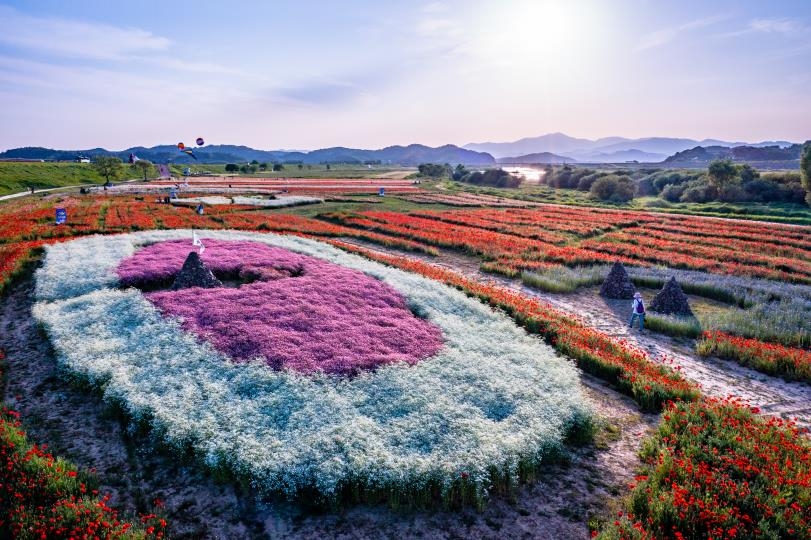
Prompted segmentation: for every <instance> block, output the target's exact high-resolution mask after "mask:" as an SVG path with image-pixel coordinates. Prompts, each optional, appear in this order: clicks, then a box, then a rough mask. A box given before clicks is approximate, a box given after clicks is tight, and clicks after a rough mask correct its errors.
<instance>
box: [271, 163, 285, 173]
mask: <svg viewBox="0 0 811 540" xmlns="http://www.w3.org/2000/svg"><path fill="white" fill-rule="evenodd" d="M273 170H274V171H276V172H279V171H283V170H284V165H282V164H281V163H274V164H273Z"/></svg>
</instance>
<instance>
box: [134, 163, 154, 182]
mask: <svg viewBox="0 0 811 540" xmlns="http://www.w3.org/2000/svg"><path fill="white" fill-rule="evenodd" d="M132 168H133V169H135V170H139V169H140V171H141V172H142V173H143V175H144V182H146V175H147V173H149V172H150V171H151V170H152V162H151V161H149V160H148V159H139V160H138V161H136V162H135V163H133V164H132Z"/></svg>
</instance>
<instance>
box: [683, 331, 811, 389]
mask: <svg viewBox="0 0 811 540" xmlns="http://www.w3.org/2000/svg"><path fill="white" fill-rule="evenodd" d="M703 338H704V339H702V340H701V341H699V342H698V343H697V344H696V351H697V352H698V354H700V355H702V356H718V357H719V358H726V359H728V360H734V361H735V362H738V363H740V364H743V365H745V366H748V367H751V368H753V369H756V370H758V371H762V372H763V373H768V374H769V375H779V376H781V377H785V378H786V379H792V380H799V381H805V382H811V351H807V350H804V349H795V348H792V347H784V346H783V345H778V344H776V343H766V342H764V341H760V340H757V339H747V338H742V337H737V336H731V335H729V334H725V333H724V332H704V334H703Z"/></svg>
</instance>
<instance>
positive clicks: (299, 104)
mask: <svg viewBox="0 0 811 540" xmlns="http://www.w3.org/2000/svg"><path fill="white" fill-rule="evenodd" d="M0 126H2V127H0V150H3V149H8V148H16V147H20V146H45V147H51V148H60V149H87V148H95V147H103V148H107V149H110V150H121V149H125V148H128V147H131V146H153V145H157V144H175V143H177V142H180V141H185V142H186V143H187V144H188V143H189V142H191V141H193V140H194V139H196V138H197V137H203V138H205V140H206V143H208V144H242V145H246V146H251V147H254V148H259V149H300V150H308V149H316V148H324V147H331V146H348V147H356V148H382V147H385V146H388V145H393V144H410V143H421V144H427V145H429V146H439V145H442V144H458V145H463V144H466V143H471V142H485V141H492V142H502V141H512V140H516V139H520V138H522V137H531V136H537V135H542V134H545V133H551V132H564V133H566V134H568V135H571V136H576V137H585V138H590V139H596V138H599V137H607V136H624V137H631V138H636V137H651V136H668V137H688V138H693V139H699V140H700V139H704V138H717V139H724V140H732V141H747V142H758V141H762V140H790V141H804V140H806V139H811V1H806V0H795V1H786V0H770V1H768V2H766V1H762V0H734V1H733V0H729V1H725V0H702V1H700V0H611V1H606V0H563V1H560V0H501V1H496V0H493V1H475V0H459V1H455V0H439V1H431V0H428V1H410V0H402V1H398V2H381V1H374V0H351V1H337V0H336V1H310V0H297V1H295V2H292V1H291V2H287V1H278V0H276V1H255V2H249V1H242V0H230V1H229V2H219V1H218V2H214V1H206V0H198V1H196V2H182V3H180V2H165V1H161V2H152V1H142V2H137V3H136V2H131V3H122V2H110V1H104V2H102V1H95V0H73V1H71V2H64V1H63V0H53V1H37V0H28V1H11V2H9V1H4V0H0Z"/></svg>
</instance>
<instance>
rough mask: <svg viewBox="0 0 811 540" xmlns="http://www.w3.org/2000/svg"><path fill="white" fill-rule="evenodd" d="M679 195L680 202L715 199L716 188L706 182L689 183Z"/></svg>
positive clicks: (698, 201)
mask: <svg viewBox="0 0 811 540" xmlns="http://www.w3.org/2000/svg"><path fill="white" fill-rule="evenodd" d="M687 186H688V187H687V188H686V189H685V190H684V192H683V193H682V194H681V197H679V200H680V201H681V202H694V203H704V202H710V201H712V200H715V198H716V197H717V196H718V190H717V189H715V187H713V186H711V185H710V184H706V183H692V182H691V183H690V184H688V185H687Z"/></svg>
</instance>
